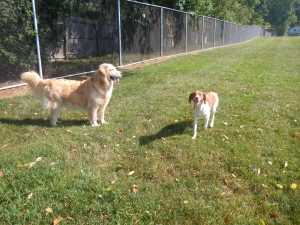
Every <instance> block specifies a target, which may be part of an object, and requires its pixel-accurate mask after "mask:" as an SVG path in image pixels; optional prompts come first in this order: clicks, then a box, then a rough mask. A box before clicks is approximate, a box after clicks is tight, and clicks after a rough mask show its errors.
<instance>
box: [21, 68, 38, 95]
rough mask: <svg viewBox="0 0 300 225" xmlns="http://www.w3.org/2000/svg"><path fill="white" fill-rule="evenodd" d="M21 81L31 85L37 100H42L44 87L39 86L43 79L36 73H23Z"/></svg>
mask: <svg viewBox="0 0 300 225" xmlns="http://www.w3.org/2000/svg"><path fill="white" fill-rule="evenodd" d="M21 80H23V81H25V82H26V83H27V84H28V85H29V87H30V89H31V90H32V92H33V93H34V95H35V96H36V97H37V98H39V99H41V97H42V93H43V87H42V86H41V85H39V83H40V81H41V80H42V78H40V76H39V75H38V74H37V73H36V72H34V71H30V72H25V73H22V74H21Z"/></svg>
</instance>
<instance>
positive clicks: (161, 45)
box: [160, 7, 164, 56]
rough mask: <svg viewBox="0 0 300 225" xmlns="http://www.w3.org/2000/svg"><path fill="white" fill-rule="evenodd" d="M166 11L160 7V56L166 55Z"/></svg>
mask: <svg viewBox="0 0 300 225" xmlns="http://www.w3.org/2000/svg"><path fill="white" fill-rule="evenodd" d="M163 51H164V9H163V7H160V56H163V55H164V53H163Z"/></svg>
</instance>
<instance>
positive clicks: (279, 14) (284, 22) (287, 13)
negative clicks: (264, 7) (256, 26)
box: [267, 0, 297, 35]
mask: <svg viewBox="0 0 300 225" xmlns="http://www.w3.org/2000/svg"><path fill="white" fill-rule="evenodd" d="M294 6H295V0H280V1H278V0H269V2H268V8H269V15H268V17H267V20H268V21H269V22H270V24H272V25H273V26H274V27H275V29H276V34H277V35H285V34H286V33H287V31H288V29H289V28H290V26H291V24H292V23H295V22H296V21H297V16H296V15H295V9H294Z"/></svg>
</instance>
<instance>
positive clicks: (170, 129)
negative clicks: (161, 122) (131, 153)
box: [139, 120, 191, 145]
mask: <svg viewBox="0 0 300 225" xmlns="http://www.w3.org/2000/svg"><path fill="white" fill-rule="evenodd" d="M190 126H191V121H190V120H186V121H182V122H177V123H172V124H169V125H167V126H165V127H163V128H162V129H161V130H160V131H158V132H157V133H156V134H152V135H148V136H141V137H140V138H139V143H140V145H147V144H149V143H150V142H153V141H155V140H157V139H160V138H166V137H171V136H174V135H181V134H183V132H184V130H185V129H186V127H190Z"/></svg>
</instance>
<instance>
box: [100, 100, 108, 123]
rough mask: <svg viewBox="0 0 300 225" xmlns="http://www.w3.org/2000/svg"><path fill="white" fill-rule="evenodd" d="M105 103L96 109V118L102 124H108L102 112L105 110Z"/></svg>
mask: <svg viewBox="0 0 300 225" xmlns="http://www.w3.org/2000/svg"><path fill="white" fill-rule="evenodd" d="M106 105H107V104H105V105H104V106H102V107H99V109H98V118H99V120H100V122H101V123H102V124H108V123H107V122H106V121H105V119H104V112H105V108H106Z"/></svg>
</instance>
